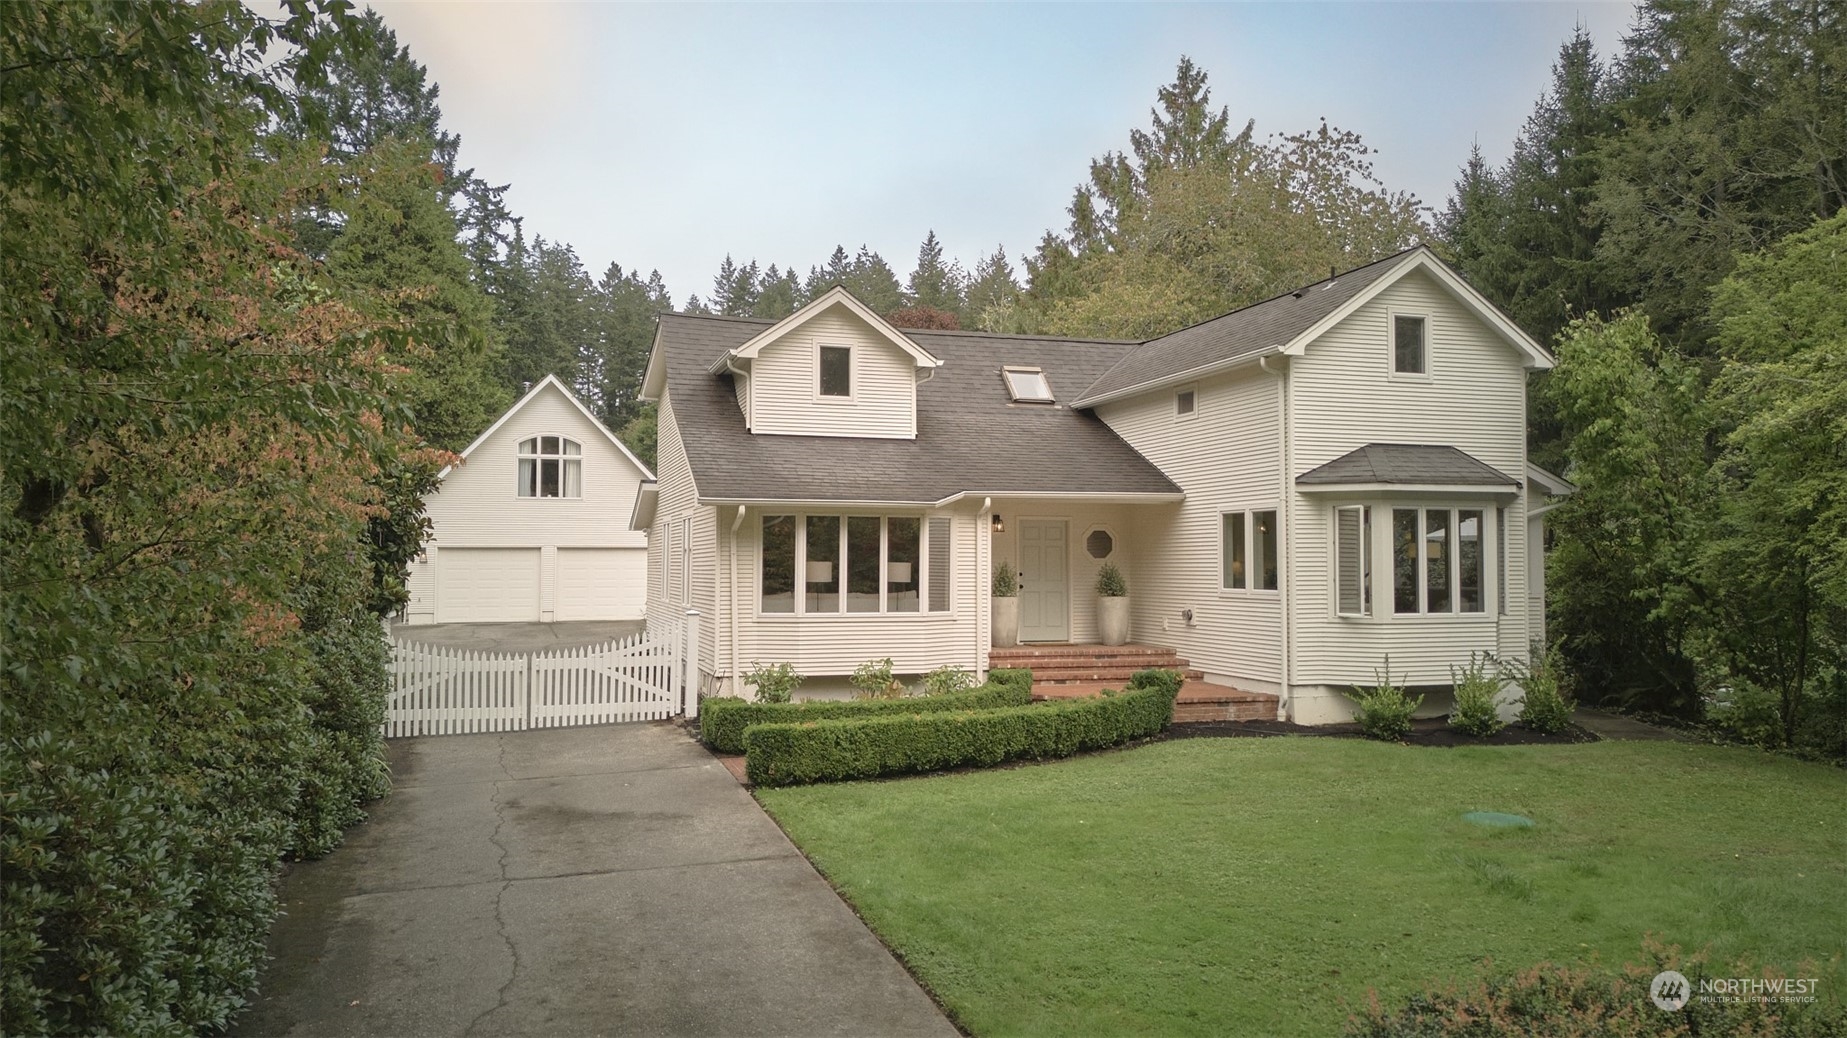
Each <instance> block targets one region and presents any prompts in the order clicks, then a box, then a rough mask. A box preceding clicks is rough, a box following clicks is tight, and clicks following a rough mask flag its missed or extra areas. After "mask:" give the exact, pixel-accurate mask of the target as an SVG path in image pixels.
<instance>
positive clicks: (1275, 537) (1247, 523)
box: [1216, 503, 1285, 597]
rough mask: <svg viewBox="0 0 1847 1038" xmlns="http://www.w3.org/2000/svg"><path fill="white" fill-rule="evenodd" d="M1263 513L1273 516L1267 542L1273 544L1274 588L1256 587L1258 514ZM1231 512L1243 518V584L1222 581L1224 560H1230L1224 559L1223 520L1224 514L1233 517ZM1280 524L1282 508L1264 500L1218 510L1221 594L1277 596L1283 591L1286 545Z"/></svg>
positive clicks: (1260, 565) (1259, 562)
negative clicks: (1255, 503) (1245, 506)
mask: <svg viewBox="0 0 1847 1038" xmlns="http://www.w3.org/2000/svg"><path fill="white" fill-rule="evenodd" d="M1266 512H1267V513H1269V514H1270V515H1271V516H1272V517H1273V518H1272V520H1271V522H1272V524H1273V527H1274V528H1273V529H1271V531H1270V534H1269V540H1270V543H1272V544H1274V545H1275V546H1276V586H1275V587H1259V586H1258V584H1259V582H1260V581H1259V577H1260V576H1261V574H1262V572H1263V562H1262V560H1261V559H1259V558H1258V555H1257V548H1258V537H1257V517H1258V516H1259V515H1262V514H1264V513H1266ZM1234 515H1241V516H1243V517H1244V529H1243V531H1242V535H1241V537H1240V546H1241V547H1242V548H1243V549H1244V583H1243V585H1242V586H1237V585H1229V584H1226V583H1225V575H1226V568H1225V567H1226V563H1227V562H1228V561H1229V560H1227V559H1226V558H1225V519H1226V517H1227V516H1234ZM1282 524H1283V512H1282V509H1281V508H1279V507H1277V506H1276V505H1273V504H1268V503H1265V504H1261V505H1255V506H1252V507H1249V508H1226V509H1221V510H1220V511H1219V513H1218V529H1217V531H1216V536H1217V539H1218V592H1219V595H1220V596H1221V597H1224V596H1231V595H1276V596H1280V595H1281V594H1282V587H1283V560H1284V557H1285V556H1284V551H1285V548H1284V546H1283V525H1282Z"/></svg>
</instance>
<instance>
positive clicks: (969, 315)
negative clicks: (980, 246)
mask: <svg viewBox="0 0 1847 1038" xmlns="http://www.w3.org/2000/svg"><path fill="white" fill-rule="evenodd" d="M1019 296H1020V284H1019V281H1018V280H1016V279H1015V277H1014V274H1013V264H1011V263H1009V262H1007V250H1006V248H1004V247H1003V246H1000V245H996V246H994V252H993V254H992V255H988V256H984V257H982V258H981V260H980V262H978V263H976V264H975V276H974V277H973V278H971V279H970V280H969V283H968V294H967V295H966V297H965V298H964V300H963V305H962V327H964V328H975V329H980V330H982V331H989V332H999V331H1009V330H1011V328H1012V326H1011V319H1012V316H1013V309H1014V304H1015V303H1016V302H1017V301H1018V299H1019Z"/></svg>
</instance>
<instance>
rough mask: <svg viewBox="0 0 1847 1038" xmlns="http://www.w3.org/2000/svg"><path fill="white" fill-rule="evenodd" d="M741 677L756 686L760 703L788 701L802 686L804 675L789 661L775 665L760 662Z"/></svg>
mask: <svg viewBox="0 0 1847 1038" xmlns="http://www.w3.org/2000/svg"><path fill="white" fill-rule="evenodd" d="M740 677H741V678H742V680H743V681H744V682H745V683H746V684H748V685H752V686H755V687H756V689H757V702H759V703H787V702H788V701H789V698H790V697H791V696H793V695H795V690H796V689H798V688H800V687H801V686H802V676H801V675H800V674H797V673H796V672H795V668H794V667H792V666H790V665H789V664H787V663H778V664H776V665H775V666H774V667H771V666H767V665H765V664H762V663H758V664H756V665H754V666H752V667H751V668H750V669H749V670H747V671H745V672H744V673H743V674H742V675H740Z"/></svg>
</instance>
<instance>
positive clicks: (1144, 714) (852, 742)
mask: <svg viewBox="0 0 1847 1038" xmlns="http://www.w3.org/2000/svg"><path fill="white" fill-rule="evenodd" d="M1180 680H1181V679H1180V675H1179V674H1177V673H1174V672H1172V671H1142V672H1141V673H1139V674H1137V675H1135V677H1134V678H1132V679H1130V682H1129V690H1128V691H1126V692H1117V693H1108V692H1106V693H1104V695H1103V696H1102V697H1100V698H1096V699H1074V700H1069V701H1066V702H1062V703H1041V704H1036V705H1031V706H1014V707H1002V708H998V709H991V710H952V711H944V710H936V711H930V712H920V711H917V710H915V709H913V710H912V711H911V712H910V713H908V714H903V715H899V716H889V715H887V716H872V717H859V718H853V719H838V720H818V721H812V722H809V723H805V724H781V723H778V724H759V725H753V726H752V727H751V728H750V730H749V731H747V732H746V733H745V735H744V745H745V748H746V755H745V770H746V772H747V774H748V775H749V777H750V781H751V782H752V783H754V784H756V785H760V786H790V785H798V784H801V783H807V782H834V781H839V780H842V779H862V778H876V777H878V776H880V775H896V774H902V773H905V772H914V771H937V770H941V769H943V768H954V767H961V766H964V765H977V766H987V765H994V764H1000V763H1003V762H1005V761H1010V760H1042V759H1047V758H1055V757H1069V756H1071V755H1072V754H1074V753H1078V752H1080V751H1083V750H1096V749H1102V748H1104V747H1107V746H1115V745H1118V744H1120V743H1124V742H1128V741H1129V740H1131V739H1139V738H1143V737H1146V736H1150V735H1153V734H1155V733H1156V732H1159V731H1161V730H1162V729H1163V728H1166V727H1167V725H1168V723H1169V722H1170V721H1171V720H1173V716H1174V696H1175V695H1176V694H1177V693H1178V692H1179V691H1180ZM905 702H907V703H911V704H915V703H917V702H920V701H918V700H906V701H905Z"/></svg>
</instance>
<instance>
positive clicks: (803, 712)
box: [699, 670, 1033, 754]
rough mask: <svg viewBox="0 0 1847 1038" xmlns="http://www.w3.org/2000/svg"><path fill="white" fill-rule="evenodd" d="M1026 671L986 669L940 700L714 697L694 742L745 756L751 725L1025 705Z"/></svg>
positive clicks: (1028, 691) (1028, 693)
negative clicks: (984, 676)
mask: <svg viewBox="0 0 1847 1038" xmlns="http://www.w3.org/2000/svg"><path fill="white" fill-rule="evenodd" d="M1032 689H1033V675H1032V671H1029V670H991V671H988V681H987V684H985V685H981V686H979V687H976V688H972V689H969V690H968V691H966V692H954V693H950V694H948V695H941V696H921V697H918V698H915V699H850V700H845V701H841V700H813V701H810V702H806V703H752V702H749V701H747V700H743V699H738V698H736V697H735V696H719V697H716V698H713V699H707V700H705V701H703V702H701V703H700V704H699V738H700V740H701V741H702V742H704V743H705V744H706V745H707V746H710V747H711V748H712V749H713V751H715V752H717V753H728V754H739V753H743V752H744V731H745V729H747V728H749V727H751V726H752V725H759V724H775V723H802V722H806V721H820V720H825V719H830V718H837V717H876V716H882V715H886V714H892V713H917V712H920V711H932V710H988V709H992V708H995V707H1004V706H1024V705H1025V704H1027V703H1029V702H1031V701H1032Z"/></svg>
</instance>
